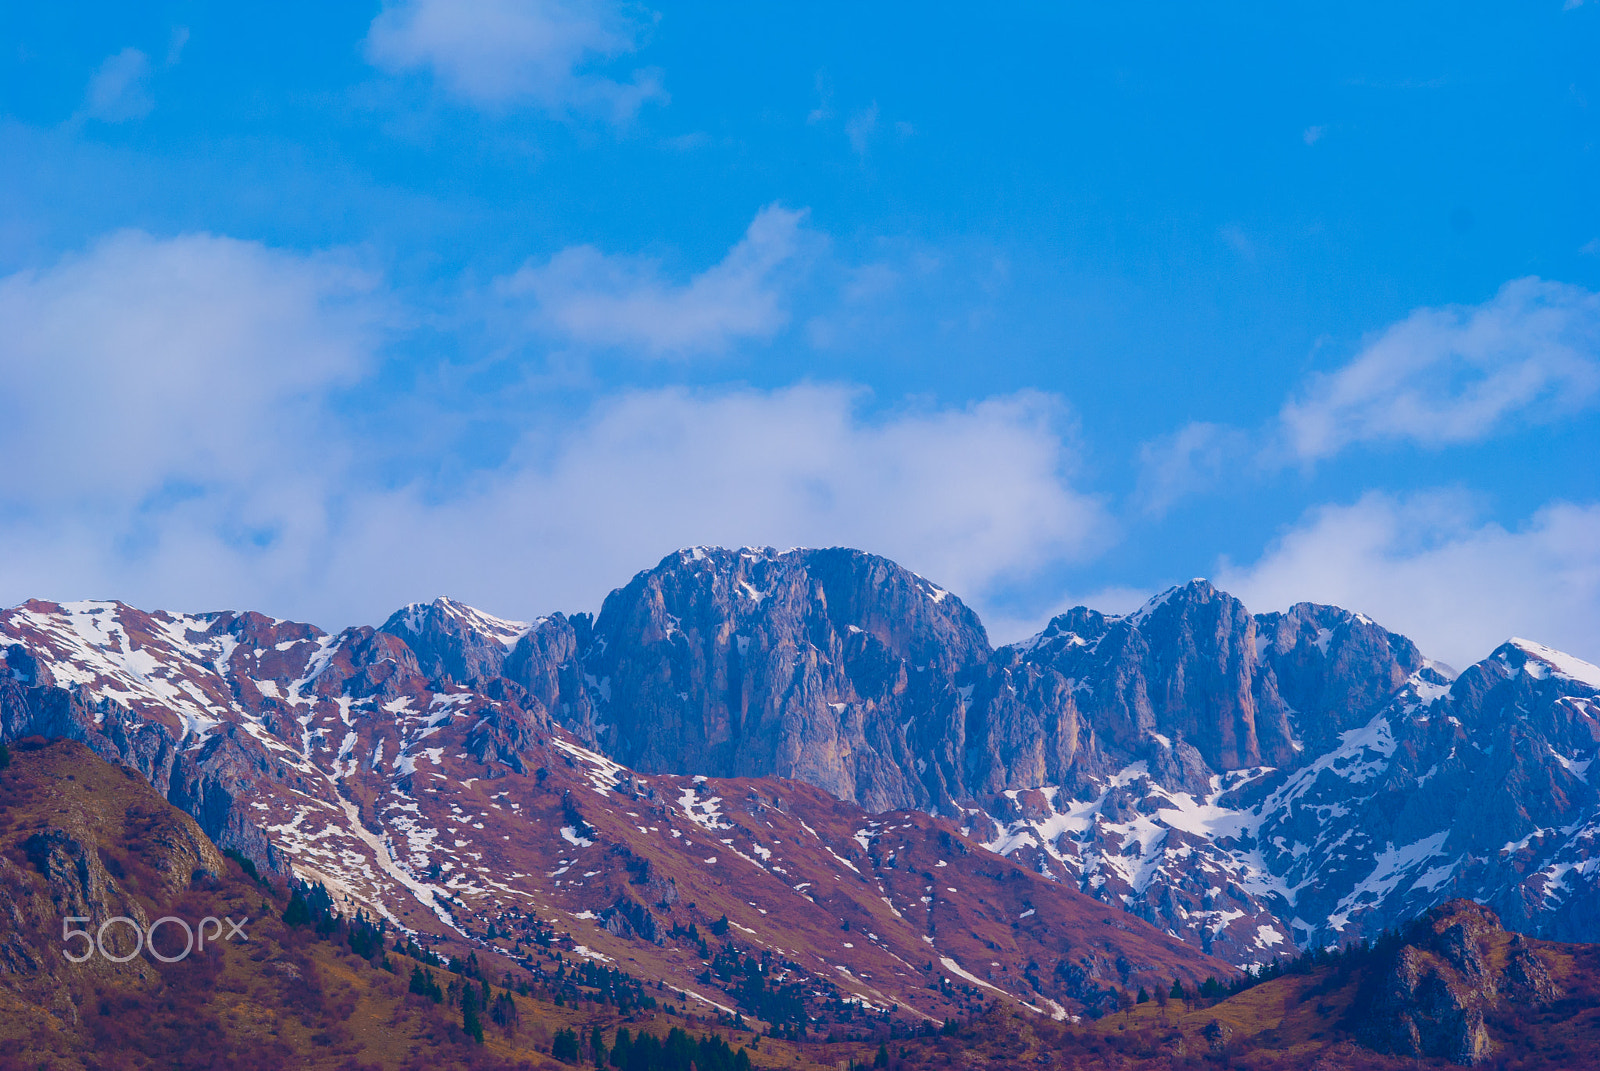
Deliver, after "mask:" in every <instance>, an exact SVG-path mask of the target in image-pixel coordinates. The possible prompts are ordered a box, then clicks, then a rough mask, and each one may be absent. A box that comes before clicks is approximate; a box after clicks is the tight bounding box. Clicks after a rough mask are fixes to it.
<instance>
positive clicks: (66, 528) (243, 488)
mask: <svg viewBox="0 0 1600 1071" xmlns="http://www.w3.org/2000/svg"><path fill="white" fill-rule="evenodd" d="M381 319H382V310H381V306H380V299H379V298H378V296H377V295H376V294H375V292H374V280H373V279H372V278H371V276H369V275H368V274H366V273H364V272H361V271H359V270H357V269H355V268H354V267H352V266H351V265H350V264H348V263H346V262H343V261H341V260H339V259H338V258H334V257H328V256H317V257H301V256H295V255H292V254H287V253H282V252H276V251H273V250H270V249H267V248H265V247H263V246H261V245H258V244H256V243H252V242H241V241H235V240H231V239H227V238H217V237H212V236H209V235H187V236H183V237H179V238H173V239H157V238H153V237H151V236H149V235H145V234H141V233H137V232H124V233H120V234H116V235H113V236H111V237H109V238H107V239H105V240H103V241H101V242H99V243H98V244H96V245H95V246H93V247H92V248H91V249H89V250H88V251H86V252H85V253H83V254H81V255H78V256H73V257H68V258H66V259H65V260H63V261H61V262H60V263H58V264H56V265H53V266H51V267H49V268H46V269H44V270H36V271H24V272H18V273H16V274H13V275H10V276H7V277H5V278H4V279H0V322H3V323H4V324H5V325H6V330H5V331H4V332H0V374H3V375H4V380H5V383H6V390H5V391H4V392H3V393H0V454H3V455H4V456H5V457H8V458H10V459H12V460H11V462H10V463H9V464H7V465H6V466H5V467H4V469H3V471H0V516H3V518H4V520H5V524H4V525H3V526H0V590H3V591H4V593H5V594H6V596H7V597H9V598H10V599H12V600H16V599H21V598H24V597H27V596H30V595H36V594H37V595H44V596H47V597H48V596H55V595H59V596H61V597H81V596H93V595H100V594H113V595H115V594H127V595H129V596H132V597H139V598H144V599H147V600H152V601H155V602H170V603H175V604H178V605H184V606H190V607H195V606H199V605H205V604H207V603H210V602H211V601H212V600H217V601H231V599H229V598H227V597H226V596H227V595H228V593H229V592H230V591H232V592H235V593H238V594H244V593H247V592H254V593H256V594H262V593H264V592H265V591H267V590H269V589H270V588H271V587H272V585H274V584H285V585H287V584H293V583H298V582H301V580H302V578H300V577H298V576H294V575H291V574H292V573H293V572H294V570H293V569H291V568H289V567H288V566H287V563H284V562H283V561H282V560H281V559H282V557H283V554H282V551H281V548H284V547H300V548H302V549H303V548H305V547H307V546H309V545H310V544H311V543H312V542H314V541H315V540H316V539H317V538H319V536H320V535H321V534H323V533H326V531H327V518H326V516H325V514H326V513H327V511H328V510H330V509H336V508H338V506H339V490H340V487H339V481H340V479H341V477H342V474H343V473H344V471H345V470H347V469H348V468H349V466H350V454H351V448H352V444H351V443H350V442H348V441H347V440H346V439H345V438H344V437H343V436H342V434H341V433H340V431H339V429H338V427H337V425H336V424H335V423H334V419H333V416H332V414H331V413H330V412H329V410H328V408H327V406H326V404H325V403H326V400H327V397H328V394H329V392H330V391H334V390H337V389H339V388H340V387H341V386H344V385H348V384H352V383H354V382H356V381H357V380H358V379H359V378H360V377H362V376H363V375H364V374H366V373H367V372H368V371H369V369H370V367H371V361H372V353H373V350H374V345H375V340H376V337H377V331H378V328H379V324H380V322H381Z"/></svg>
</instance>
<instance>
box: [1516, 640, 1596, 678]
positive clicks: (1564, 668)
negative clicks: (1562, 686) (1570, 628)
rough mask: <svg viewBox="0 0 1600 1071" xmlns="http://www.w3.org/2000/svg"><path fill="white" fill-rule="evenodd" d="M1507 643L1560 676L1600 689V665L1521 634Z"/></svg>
mask: <svg viewBox="0 0 1600 1071" xmlns="http://www.w3.org/2000/svg"><path fill="white" fill-rule="evenodd" d="M1507 645H1508V646H1510V647H1515V648H1516V649H1517V650H1519V651H1521V652H1522V653H1523V655H1525V656H1526V657H1527V658H1530V659H1533V660H1535V661H1537V662H1539V663H1541V664H1543V665H1545V666H1548V667H1549V670H1550V672H1552V673H1554V674H1555V675H1556V676H1558V677H1565V678H1567V679H1568V680H1574V681H1577V682H1578V683H1579V684H1586V685H1588V686H1589V687H1591V688H1595V689H1600V666H1596V665H1594V664H1592V663H1590V662H1585V661H1584V660H1583V659H1581V658H1577V657H1574V656H1573V655H1569V654H1567V653H1566V652H1565V651H1558V650H1556V649H1555V648H1554V647H1546V646H1545V645H1544V644H1542V643H1536V642H1535V641H1533V640H1526V639H1523V638H1522V637H1520V636H1513V637H1511V639H1510V640H1508V641H1507Z"/></svg>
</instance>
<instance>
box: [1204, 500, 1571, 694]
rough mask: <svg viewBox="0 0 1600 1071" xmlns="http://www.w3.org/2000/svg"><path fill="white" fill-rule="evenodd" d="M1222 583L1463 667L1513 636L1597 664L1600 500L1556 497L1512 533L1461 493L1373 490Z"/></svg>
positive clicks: (1330, 509) (1323, 511)
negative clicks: (1328, 613) (1373, 631)
mask: <svg viewBox="0 0 1600 1071" xmlns="http://www.w3.org/2000/svg"><path fill="white" fill-rule="evenodd" d="M1216 579H1217V584H1218V586H1219V587H1222V588H1224V589H1225V590H1227V591H1231V592H1232V593H1234V594H1235V595H1237V596H1238V597H1239V598H1241V599H1242V600H1244V603H1245V605H1247V606H1249V607H1250V608H1251V609H1252V610H1255V611H1257V612H1261V611H1265V610H1281V609H1285V608H1287V607H1288V606H1289V605H1290V604H1291V603H1294V602H1302V601H1310V602H1322V603H1334V604H1337V605H1340V606H1344V607H1346V608H1348V609H1351V610H1357V611H1360V612H1362V613H1365V614H1367V615H1368V616H1369V617H1371V618H1373V619H1374V620H1376V621H1377V622H1378V623H1379V624H1382V625H1384V626H1385V627H1387V628H1389V629H1392V630H1394V631H1396V632H1401V633H1404V634H1406V635H1408V636H1410V637H1411V638H1412V639H1413V640H1415V641H1416V643H1417V645H1418V646H1419V647H1420V648H1422V650H1423V652H1424V653H1425V654H1428V655H1431V656H1433V657H1435V658H1441V659H1443V660H1445V661H1447V662H1450V663H1451V664H1453V665H1455V666H1457V667H1462V666H1465V665H1468V664H1470V663H1472V662H1475V661H1477V660H1478V659H1480V658H1483V657H1484V656H1485V655H1487V654H1488V653H1489V652H1490V651H1491V650H1493V649H1494V648H1495V647H1496V646H1497V645H1499V644H1500V643H1501V642H1503V641H1504V640H1506V639H1508V638H1509V637H1511V636H1514V635H1515V636H1526V637H1528V638H1530V639H1535V640H1538V641H1540V642H1542V643H1546V644H1549V645H1551V646H1553V647H1557V648H1560V649H1562V650H1566V651H1570V652H1571V653H1573V654H1575V655H1578V656H1579V657H1581V658H1586V659H1588V660H1590V661H1597V660H1600V505H1594V504H1591V505H1574V504H1569V503H1559V502H1558V503H1552V504H1550V505H1548V506H1546V507H1545V508H1544V509H1542V510H1540V511H1539V512H1538V513H1536V514H1535V515H1534V516H1533V517H1531V518H1529V519H1528V520H1527V521H1526V522H1525V523H1524V524H1522V525H1520V526H1519V527H1517V528H1514V529H1507V528H1504V527H1502V526H1500V525H1498V524H1494V523H1486V522H1484V521H1482V520H1481V519H1479V517H1478V516H1477V514H1476V511H1475V510H1474V508H1473V503H1472V502H1471V501H1470V500H1469V499H1467V498H1466V497H1465V496H1463V495H1461V494H1458V493H1431V494H1422V495H1414V496H1410V497H1406V498H1397V497H1393V496H1389V495H1384V494H1378V493H1371V494H1367V495H1365V496H1363V497H1362V498H1361V499H1360V500H1358V501H1357V502H1355V503H1354V504H1352V505H1345V506H1336V505H1329V506H1323V507H1320V508H1318V509H1316V510H1312V511H1311V512H1309V513H1308V514H1307V515H1306V516H1305V517H1303V518H1302V519H1301V520H1300V522H1299V523H1298V524H1297V525H1295V526H1294V527H1293V528H1292V529H1290V530H1289V531H1288V532H1287V533H1285V534H1284V535H1283V536H1282V538H1280V539H1279V540H1278V541H1277V542H1276V543H1274V545H1273V546H1271V547H1270V548H1268V550H1267V551H1266V553H1265V554H1263V556H1262V557H1261V559H1260V560H1259V561H1257V562H1255V563H1253V564H1251V565H1248V566H1235V565H1232V564H1230V563H1228V562H1223V563H1222V564H1221V566H1220V567H1219V570H1218V574H1217V578H1216Z"/></svg>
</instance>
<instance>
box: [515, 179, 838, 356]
mask: <svg viewBox="0 0 1600 1071" xmlns="http://www.w3.org/2000/svg"><path fill="white" fill-rule="evenodd" d="M804 218H805V213H804V212H795V211H791V210H789V209H785V208H782V207H780V206H778V205H768V206H767V207H766V208H763V209H762V210H761V211H760V212H758V213H757V214H756V217H755V219H754V220H752V221H751V223H750V227H749V229H748V230H747V231H746V232H745V234H744V237H743V238H742V239H741V240H740V241H739V242H738V244H736V245H735V246H734V247H733V248H732V249H730V250H729V251H728V254H727V256H725V257H724V258H723V259H722V261H721V262H720V263H718V264H716V265H714V266H712V267H710V268H708V269H706V270H705V271H703V272H701V273H700V274H698V275H696V276H694V277H693V278H691V279H690V280H689V281H688V282H687V283H683V284H677V283H673V282H670V281H667V280H664V279H663V278H662V277H661V270H660V266H659V265H658V264H656V263H655V262H653V261H650V260H647V259H644V258H642V257H632V256H623V255H609V254H606V253H602V252H601V251H600V250H598V249H595V248H594V247H593V246H587V245H585V246H576V247H573V248H570V249H566V250H563V251H562V252H560V253H557V254H556V255H555V256H554V257H552V258H551V259H550V260H549V261H548V262H547V263H545V264H542V265H538V266H533V265H529V266H527V267H524V268H523V269H521V270H520V271H518V272H517V273H516V274H514V275H512V276H510V277H508V278H506V279H504V280H501V281H500V284H499V290H500V292H501V293H502V294H504V295H506V296H508V297H511V298H522V297H529V298H532V299H533V301H534V302H535V304H536V311H535V312H534V319H535V323H536V324H538V325H540V326H542V327H543V328H545V329H546V330H550V331H554V332H557V333H559V334H561V335H564V336H566V337H567V338H569V339H571V340H572V341H574V342H577V343H579V344H582V345H588V346H620V347H630V348H637V349H639V350H642V351H644V352H646V353H648V354H650V355H652V356H660V355H664V354H686V353H696V352H716V351H720V350H723V349H725V348H727V346H728V345H729V344H730V343H732V342H736V341H739V340H741V339H752V338H753V339H764V338H770V337H772V336H773V335H774V334H776V333H777V332H778V331H779V330H780V329H781V328H782V327H784V326H785V325H786V324H787V323H788V321H789V313H788V309H787V308H786V306H785V302H784V293H783V290H782V280H781V278H780V276H781V274H782V272H783V271H784V270H785V269H787V268H790V267H793V266H794V265H795V264H796V263H797V262H798V261H799V260H801V259H802V258H803V254H804V252H805V249H806V247H807V243H808V238H810V237H814V236H808V233H807V231H806V230H805V228H804V226H803V225H802V223H803V220H804Z"/></svg>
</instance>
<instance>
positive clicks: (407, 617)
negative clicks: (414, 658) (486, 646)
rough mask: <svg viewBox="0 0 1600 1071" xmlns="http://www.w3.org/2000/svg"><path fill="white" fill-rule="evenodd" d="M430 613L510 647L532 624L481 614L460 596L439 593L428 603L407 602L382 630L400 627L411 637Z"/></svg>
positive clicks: (416, 632)
mask: <svg viewBox="0 0 1600 1071" xmlns="http://www.w3.org/2000/svg"><path fill="white" fill-rule="evenodd" d="M430 616H435V617H443V618H447V619H449V620H452V621H456V622H458V623H459V624H461V625H462V626H463V627H464V628H466V629H469V630H470V631H473V632H477V633H480V634H482V635H485V636H489V637H491V638H492V639H495V640H497V641H499V642H500V643H503V644H506V645H507V646H510V645H511V644H513V643H515V642H516V641H517V639H518V638H519V637H521V636H522V635H524V634H525V633H526V632H527V631H528V630H529V629H530V628H532V627H533V626H532V625H531V624H529V623H528V622H526V621H511V620H508V619H506V618H503V617H496V616H494V615H493V614H488V613H484V612H483V611H482V610H479V609H478V608H477V607H474V606H469V605H467V604H466V603H464V602H462V601H461V600H460V599H453V598H451V597H449V596H448V595H441V596H439V597H438V598H436V599H434V600H433V601H432V602H413V603H407V604H406V605H405V606H403V607H401V608H400V609H399V610H398V611H396V612H395V613H394V614H393V615H392V616H391V617H390V618H389V620H388V621H387V622H386V623H385V626H384V628H385V631H394V630H396V629H399V630H403V631H405V632H408V633H410V634H411V635H413V636H417V635H421V633H422V631H423V629H424V628H426V627H427V619H428V618H429V617H430Z"/></svg>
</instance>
